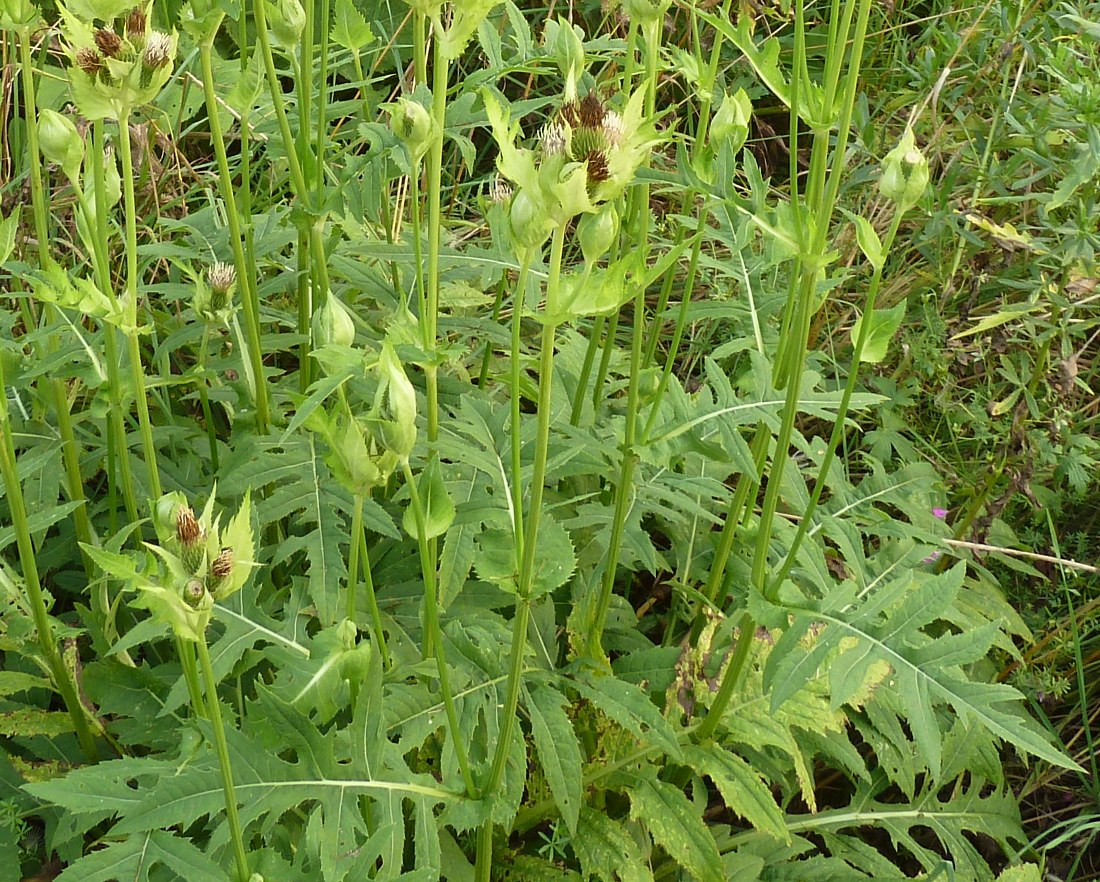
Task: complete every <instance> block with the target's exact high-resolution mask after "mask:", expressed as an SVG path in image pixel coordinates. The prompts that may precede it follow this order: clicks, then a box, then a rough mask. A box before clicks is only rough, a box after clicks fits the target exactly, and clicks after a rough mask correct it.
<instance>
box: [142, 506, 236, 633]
mask: <svg viewBox="0 0 1100 882" xmlns="http://www.w3.org/2000/svg"><path fill="white" fill-rule="evenodd" d="M213 508H214V499H213V496H211V498H210V499H209V500H208V501H207V504H206V507H205V508H204V509H203V512H202V514H201V515H199V516H196V515H195V512H194V510H193V509H192V508H191V506H190V505H188V503H187V500H186V498H185V497H184V495H183V494H182V493H179V492H175V493H169V494H166V495H164V496H162V497H161V498H160V499H159V500H158V501H157V503H156V505H155V506H154V512H153V523H154V525H155V526H156V529H157V536H158V537H159V540H160V541H159V543H158V544H156V545H149V546H148V548H149V549H150V550H151V551H152V552H153V553H154V554H155V556H156V559H157V560H158V562H159V567H158V568H157V570H156V572H152V571H150V570H149V569H148V568H147V569H146V571H145V572H142V573H137V572H136V571H134V572H133V573H132V576H133V578H134V579H135V581H136V586H135V587H137V589H138V601H137V603H138V605H139V606H143V607H144V608H146V609H148V610H149V611H150V612H152V613H153V615H154V616H155V617H156V618H158V619H160V620H161V621H162V622H164V623H165V624H167V625H168V626H169V627H171V628H172V630H173V631H174V632H175V634H176V635H177V636H178V637H180V638H182V639H184V640H201V639H202V635H203V632H204V631H205V630H206V626H207V625H208V624H209V622H210V615H211V613H212V612H213V608H214V595H215V594H217V596H218V598H219V599H224V598H226V597H228V596H229V595H231V594H233V593H234V592H235V591H238V590H239V589H240V588H241V587H242V586H243V585H244V583H245V582H246V581H247V580H248V577H249V574H250V573H251V572H252V569H253V568H254V567H255V566H256V564H255V563H254V562H253V560H252V557H253V554H254V546H253V539H252V525H251V511H252V508H251V503H250V499H249V497H248V496H247V495H246V496H245V498H244V501H243V502H242V503H241V507H240V508H239V509H238V510H237V514H235V515H234V516H233V518H232V519H231V520H230V521H229V524H228V526H226V527H225V528H224V529H223V528H222V527H221V519H220V517H215V516H214V514H213ZM168 523H171V524H172V525H173V526H172V527H171V529H169V528H168Z"/></svg>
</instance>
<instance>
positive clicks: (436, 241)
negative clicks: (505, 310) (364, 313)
mask: <svg viewBox="0 0 1100 882" xmlns="http://www.w3.org/2000/svg"><path fill="white" fill-rule="evenodd" d="M432 28H433V30H436V29H437V28H438V29H439V30H441V29H442V24H441V23H439V22H438V20H434V21H433V22H432ZM443 42H444V41H443V34H442V33H438V32H437V33H436V34H435V46H434V53H433V57H434V63H433V66H432V120H433V122H434V125H433V131H432V143H431V149H430V150H429V151H428V309H427V314H426V315H425V316H423V317H422V319H421V321H423V322H425V328H424V336H425V341H426V343H427V344H428V345H427V347H426V349H425V354H426V355H427V357H428V360H429V361H428V365H427V368H426V372H425V373H426V380H427V391H428V444H429V445H434V444H435V442H436V439H437V438H438V437H439V384H438V379H439V376H438V370H439V366H438V365H437V364H436V343H437V337H438V332H439V328H438V323H439V255H440V250H441V249H442V245H443V229H442V226H443V219H442V208H443V129H444V127H445V126H446V123H447V73H448V63H449V59H448V57H447V55H446V53H445V52H444V51H443ZM417 232H418V234H419V231H417Z"/></svg>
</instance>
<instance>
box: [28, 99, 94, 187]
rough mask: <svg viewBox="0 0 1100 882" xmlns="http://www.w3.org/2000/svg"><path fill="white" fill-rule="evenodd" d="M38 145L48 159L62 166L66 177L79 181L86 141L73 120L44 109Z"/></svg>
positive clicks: (41, 115) (39, 123) (40, 122)
mask: <svg viewBox="0 0 1100 882" xmlns="http://www.w3.org/2000/svg"><path fill="white" fill-rule="evenodd" d="M38 145H39V147H40V148H41V150H42V155H43V156H45V157H46V159H48V160H49V161H50V162H55V163H57V164H58V165H59V166H61V170H62V171H63V172H65V177H67V178H68V179H69V180H70V181H72V182H73V183H75V182H76V181H77V179H78V178H79V177H80V164H81V163H82V162H83V161H84V139H83V138H81V137H80V133H79V132H77V130H76V126H75V125H74V124H73V121H72V120H71V119H69V118H68V117H67V116H62V115H61V114H60V113H58V112H57V111H56V110H50V109H49V108H43V109H42V110H41V111H40V112H39V114H38Z"/></svg>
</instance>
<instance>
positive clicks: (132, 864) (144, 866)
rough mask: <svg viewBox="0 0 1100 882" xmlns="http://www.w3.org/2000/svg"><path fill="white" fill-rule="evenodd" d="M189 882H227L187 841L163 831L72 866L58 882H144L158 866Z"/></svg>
mask: <svg viewBox="0 0 1100 882" xmlns="http://www.w3.org/2000/svg"><path fill="white" fill-rule="evenodd" d="M158 865H159V866H163V867H166V868H168V869H169V870H171V871H172V872H174V873H175V874H176V878H178V879H187V880H188V882H225V873H224V872H222V870H221V868H220V867H218V865H217V864H215V863H214V862H213V861H211V860H210V859H209V858H208V857H207V856H206V855H204V854H203V853H202V852H201V851H199V850H198V849H197V848H195V846H193V845H192V844H191V843H190V842H188V841H187V840H185V839H180V838H179V837H178V836H173V835H172V834H171V833H168V832H166V831H164V830H153V831H151V832H148V833H139V834H136V835H134V836H131V837H129V838H128V839H125V840H123V841H122V842H116V843H114V844H113V845H108V846H107V847H106V848H102V849H100V850H99V851H93V852H92V853H91V854H88V855H85V856H84V857H82V858H81V859H80V860H78V861H76V862H75V863H72V864H70V865H69V866H68V867H67V868H66V869H65V870H64V872H62V873H61V875H60V876H58V877H57V878H56V880H55V882H115V880H120V879H125V880H126V882H143V880H147V879H149V878H150V871H151V870H152V869H153V867H155V866H158Z"/></svg>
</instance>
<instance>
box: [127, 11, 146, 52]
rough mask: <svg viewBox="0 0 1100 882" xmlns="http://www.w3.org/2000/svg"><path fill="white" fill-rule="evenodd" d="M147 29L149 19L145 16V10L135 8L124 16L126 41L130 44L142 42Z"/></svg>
mask: <svg viewBox="0 0 1100 882" xmlns="http://www.w3.org/2000/svg"><path fill="white" fill-rule="evenodd" d="M148 28H149V19H148V18H147V17H146V15H145V9H144V8H143V7H141V6H135V7H134V8H133V9H131V10H130V14H129V15H127V16H126V30H125V33H126V39H127V40H129V41H130V42H131V43H133V42H137V41H144V39H145V32H146V31H147V30H148Z"/></svg>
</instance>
